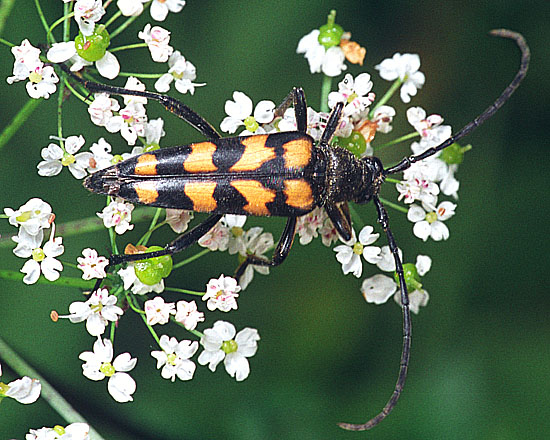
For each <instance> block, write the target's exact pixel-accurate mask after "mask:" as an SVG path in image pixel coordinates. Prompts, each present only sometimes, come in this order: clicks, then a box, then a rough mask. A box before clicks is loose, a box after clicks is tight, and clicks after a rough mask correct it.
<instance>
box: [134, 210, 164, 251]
mask: <svg viewBox="0 0 550 440" xmlns="http://www.w3.org/2000/svg"><path fill="white" fill-rule="evenodd" d="M161 212H162V208H157V209H156V212H155V215H154V216H153V219H152V220H151V224H150V225H149V230H148V231H147V232H146V233H145V234H143V237H141V238H140V239H139V241H138V242H137V245H140V244H141V245H143V246H147V242H148V241H149V238H151V234H152V233H153V232H154V231H155V230H157V229H158V228H160V227H162V226H163V225H164V223H160V224H159V225H157V224H156V223H157V221H158V219H159V217H160V214H161Z"/></svg>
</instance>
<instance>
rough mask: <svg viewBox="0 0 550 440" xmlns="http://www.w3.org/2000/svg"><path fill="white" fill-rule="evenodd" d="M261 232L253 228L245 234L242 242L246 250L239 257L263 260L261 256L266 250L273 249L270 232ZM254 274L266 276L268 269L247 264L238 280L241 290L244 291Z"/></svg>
mask: <svg viewBox="0 0 550 440" xmlns="http://www.w3.org/2000/svg"><path fill="white" fill-rule="evenodd" d="M262 230H263V229H262V228H260V227H254V228H250V229H249V230H248V231H246V232H245V234H244V240H245V243H246V250H245V252H244V253H241V254H240V255H242V256H243V257H247V256H248V255H255V256H257V257H264V258H265V256H264V255H263V254H264V253H265V252H267V250H268V249H270V248H271V247H273V245H274V242H273V234H271V232H264V233H262ZM254 272H258V273H260V274H262V275H268V274H269V267H268V266H256V265H254V264H249V265H248V266H247V267H246V269H245V271H244V273H243V274H242V275H241V277H240V278H239V285H240V286H241V289H242V290H244V289H246V288H247V286H248V285H249V284H250V282H251V281H252V278H254Z"/></svg>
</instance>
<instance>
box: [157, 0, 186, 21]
mask: <svg viewBox="0 0 550 440" xmlns="http://www.w3.org/2000/svg"><path fill="white" fill-rule="evenodd" d="M184 6H185V0H153V3H151V10H150V11H149V12H150V13H151V17H152V18H153V19H154V20H157V21H164V20H165V19H166V16H167V15H168V12H176V13H177V12H180V11H181V10H182V9H183V7H184Z"/></svg>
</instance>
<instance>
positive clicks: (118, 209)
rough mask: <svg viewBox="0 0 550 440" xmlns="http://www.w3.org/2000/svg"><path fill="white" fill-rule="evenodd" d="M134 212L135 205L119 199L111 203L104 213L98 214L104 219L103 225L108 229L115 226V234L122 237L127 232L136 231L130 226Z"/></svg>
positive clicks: (104, 209)
mask: <svg viewBox="0 0 550 440" xmlns="http://www.w3.org/2000/svg"><path fill="white" fill-rule="evenodd" d="M133 210H134V205H132V204H131V203H125V202H123V201H120V199H117V200H113V201H111V203H109V205H108V206H106V207H105V208H103V211H101V212H98V213H96V214H97V216H98V217H99V218H101V219H103V224H104V225H105V227H106V228H111V227H113V226H114V228H115V232H116V233H117V234H119V235H121V234H124V233H125V232H126V231H130V230H132V229H134V225H132V224H130V222H131V221H132V211H133Z"/></svg>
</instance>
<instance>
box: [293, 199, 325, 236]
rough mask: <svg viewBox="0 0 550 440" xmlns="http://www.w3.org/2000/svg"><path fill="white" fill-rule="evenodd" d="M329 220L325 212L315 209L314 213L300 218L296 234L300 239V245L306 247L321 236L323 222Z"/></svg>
mask: <svg viewBox="0 0 550 440" xmlns="http://www.w3.org/2000/svg"><path fill="white" fill-rule="evenodd" d="M326 218H327V215H326V213H325V210H324V209H322V208H319V207H317V208H315V209H314V210H313V211H311V212H309V213H307V214H306V215H302V216H301V217H298V220H297V222H296V233H297V234H298V236H299V237H300V244H303V245H306V244H309V243H311V241H312V240H313V239H314V238H316V237H317V236H318V235H319V232H320V229H321V228H322V227H323V222H324V220H325V219H326Z"/></svg>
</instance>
